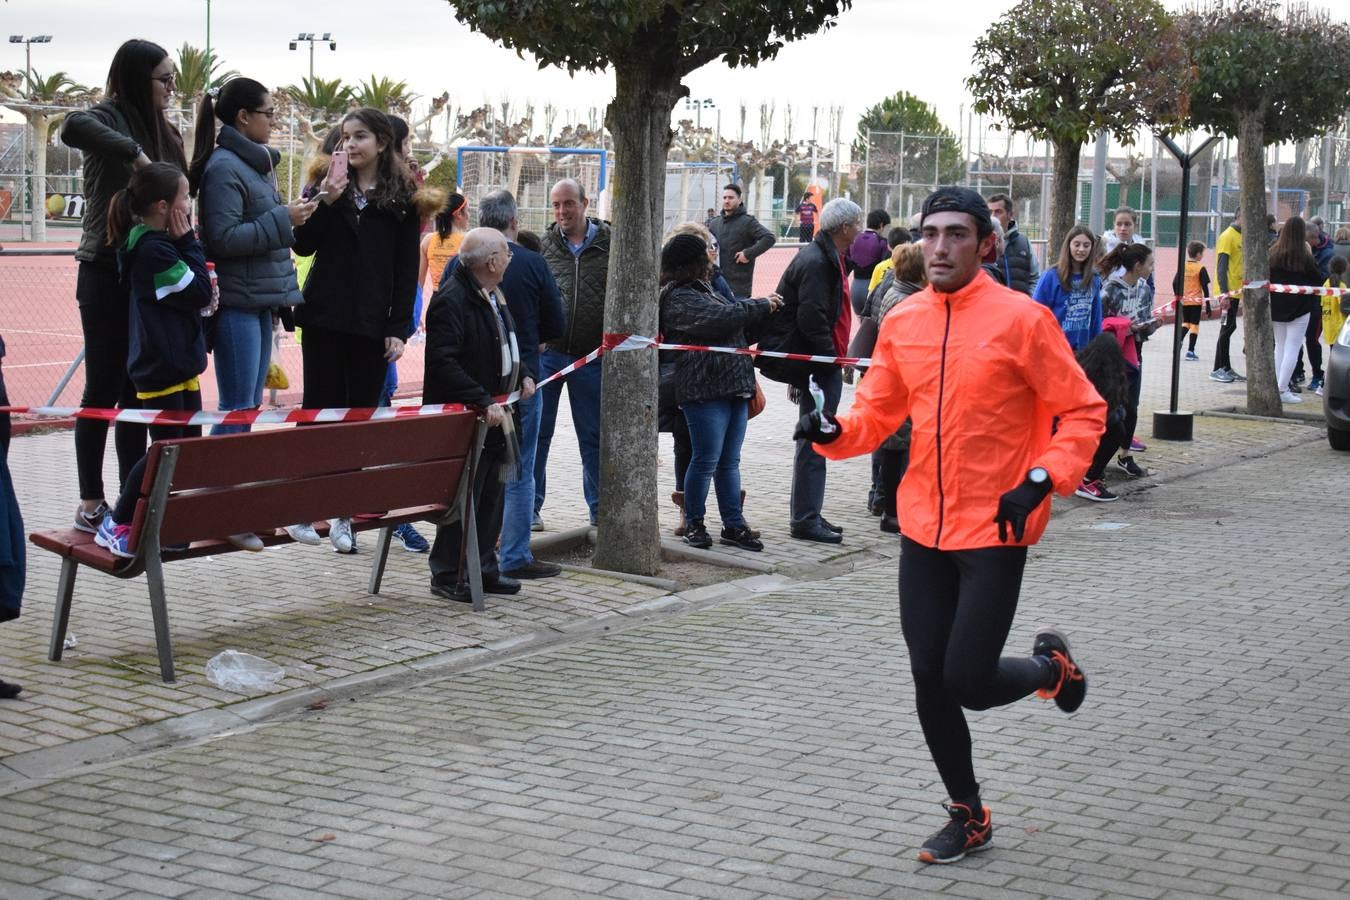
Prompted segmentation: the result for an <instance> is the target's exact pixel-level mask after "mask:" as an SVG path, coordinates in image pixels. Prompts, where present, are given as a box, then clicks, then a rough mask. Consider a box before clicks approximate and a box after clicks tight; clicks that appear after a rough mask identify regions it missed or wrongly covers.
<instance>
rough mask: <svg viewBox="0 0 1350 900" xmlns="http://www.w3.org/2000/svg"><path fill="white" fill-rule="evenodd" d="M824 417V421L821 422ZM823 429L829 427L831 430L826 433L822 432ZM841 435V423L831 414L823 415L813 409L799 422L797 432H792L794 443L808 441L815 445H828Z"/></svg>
mask: <svg viewBox="0 0 1350 900" xmlns="http://www.w3.org/2000/svg"><path fill="white" fill-rule="evenodd" d="M822 417H823V418H824V421H821V419H822ZM823 427H829V428H830V430H829V431H824V430H822V428H823ZM839 435H840V429H839V421H838V420H837V419H835V417H834V416H832V415H830V414H829V413H821V412H819V411H818V410H814V409H813V410H811V411H810V412H809V413H807V414H806V415H804V416H802V417H801V418H800V419H798V420H797V430H796V431H794V432H792V439H793V440H794V441H801V440H807V441H810V442H811V443H813V444H828V443H829V442H830V441H832V440H834V439H835V438H837V437H839Z"/></svg>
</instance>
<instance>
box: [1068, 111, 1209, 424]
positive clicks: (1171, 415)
mask: <svg viewBox="0 0 1350 900" xmlns="http://www.w3.org/2000/svg"><path fill="white" fill-rule="evenodd" d="M1158 140H1159V141H1161V142H1162V145H1163V146H1164V147H1166V148H1167V152H1168V153H1171V154H1172V155H1173V156H1175V157H1176V159H1177V162H1179V163H1181V210H1180V213H1181V215H1180V220H1179V222H1178V225H1177V274H1178V276H1181V275H1182V274H1183V273H1184V272H1185V271H1186V242H1187V241H1188V240H1189V238H1190V235H1189V234H1187V224H1188V223H1187V219H1188V218H1189V215H1190V211H1191V209H1190V207H1191V166H1192V165H1194V164H1195V161H1196V160H1197V159H1199V158H1200V157H1201V156H1202V155H1203V154H1204V152H1205V151H1206V150H1208V149H1209V147H1210V145H1211V144H1213V143H1215V142H1216V141H1218V140H1219V138H1217V137H1211V138H1208V139H1207V140H1206V141H1205V142H1204V143H1203V144H1201V145H1200V146H1199V147H1198V148H1197V149H1196V150H1194V151H1192V152H1190V153H1187V152H1186V151H1185V150H1182V149H1181V148H1180V147H1179V146H1177V143H1176V141H1174V140H1172V139H1171V138H1170V137H1168V136H1167V135H1165V134H1161V133H1159V134H1158ZM1094 199H1095V195H1094ZM1157 214H1158V213H1157V210H1154V213H1153V215H1154V217H1155V218H1156V217H1157ZM1180 384H1181V298H1180V297H1177V298H1176V304H1175V305H1174V307H1173V309H1172V394H1171V397H1170V402H1169V404H1168V408H1167V409H1160V410H1155V411H1154V413H1153V436H1154V437H1155V438H1157V439H1158V440H1160V441H1189V440H1191V439H1192V438H1193V436H1194V429H1195V417H1194V415H1193V414H1192V413H1191V412H1189V411H1187V410H1178V409H1177V395H1178V393H1179V392H1180Z"/></svg>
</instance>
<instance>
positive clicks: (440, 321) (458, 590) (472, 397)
mask: <svg viewBox="0 0 1350 900" xmlns="http://www.w3.org/2000/svg"><path fill="white" fill-rule="evenodd" d="M511 254H512V251H511V248H510V246H509V245H508V244H507V243H506V238H505V237H504V236H503V235H502V233H501V232H499V231H496V230H494V229H491V228H475V229H474V230H473V231H470V232H469V233H468V234H467V235H465V236H464V243H463V244H461V245H460V248H459V260H460V264H459V265H458V266H457V267H455V271H454V273H453V274H452V275H451V276H450V278H448V279H446V280H445V281H443V282H442V283H441V287H440V289H439V290H437V291H436V294H435V296H434V297H432V298H431V304H430V306H429V307H428V308H427V347H426V371H425V374H424V382H423V388H422V398H423V402H425V403H467V404H470V405H472V406H477V407H480V408H482V409H483V411H484V412H483V416H484V419H485V420H486V422H487V424H488V433H487V438H486V440H485V441H484V442H483V452H482V454H481V455H480V456H479V458H478V468H477V470H476V472H475V477H474V483H473V488H472V489H473V498H474V510H475V514H476V516H477V526H478V527H477V536H478V553H479V563H480V565H481V566H482V574H483V590H484V591H486V592H488V593H489V594H515V593H518V592H519V591H520V582H519V581H517V580H515V579H514V578H508V577H507V576H505V575H502V574H501V573H500V572H499V571H498V568H497V552H496V545H497V535H498V534H500V533H501V529H502V500H503V488H504V487H505V485H504V484H503V481H502V471H501V470H502V469H503V467H507V466H511V465H513V464H514V463H515V459H514V457H513V452H512V451H513V445H514V443H515V441H514V437H515V432H516V426H515V420H514V419H515V414H514V412H513V410H512V409H510V408H508V407H504V406H502V405H501V404H500V403H497V402H496V401H495V400H494V399H493V398H494V397H497V396H500V395H503V394H509V393H510V392H511V391H513V390H515V389H516V387H517V386H519V387H520V396H521V398H522V399H526V400H528V399H529V398H530V397H532V396H533V395H534V380H533V379H532V378H530V377H529V376H528V375H527V374H525V373H524V372H523V371H522V369H521V362H520V353H519V352H518V350H517V347H518V341H517V339H516V333H515V328H514V324H513V320H512V316H511V311H510V310H509V309H508V308H507V305H506V301H505V299H504V298H503V297H502V294H501V291H500V290H498V288H499V286H500V285H501V282H502V275H503V273H504V272H505V271H506V267H507V263H508V262H510V261H511ZM462 542H463V526H462V523H460V522H455V523H453V524H451V525H441V526H438V527H437V528H436V542H435V543H434V544H433V545H432V547H431V559H430V565H431V592H432V593H433V594H435V595H436V596H438V597H444V598H445V599H447V600H454V601H458V602H462V603H467V602H469V599H470V597H469V590H468V588H467V587H466V586H462V585H460V584H459V581H460V574H461V573H460V571H459V564H460V545H461V543H462Z"/></svg>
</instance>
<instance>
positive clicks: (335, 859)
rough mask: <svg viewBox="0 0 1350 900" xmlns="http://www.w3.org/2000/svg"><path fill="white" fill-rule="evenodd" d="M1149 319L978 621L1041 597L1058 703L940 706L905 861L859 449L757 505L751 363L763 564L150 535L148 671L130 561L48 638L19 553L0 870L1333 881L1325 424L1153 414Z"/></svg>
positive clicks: (872, 524)
mask: <svg viewBox="0 0 1350 900" xmlns="http://www.w3.org/2000/svg"><path fill="white" fill-rule="evenodd" d="M1207 324H1208V323H1207ZM1216 331H1217V327H1213V326H1212V325H1211V327H1209V328H1207V329H1205V331H1204V332H1203V336H1202V346H1201V351H1202V356H1204V357H1205V358H1206V359H1208V358H1211V355H1212V342H1213V338H1214V333H1215V332H1216ZM1157 343H1159V342H1154V344H1153V345H1150V348H1149V350H1150V354H1151V355H1150V356H1148V357H1146V365H1145V370H1146V380H1145V402H1144V404H1143V405H1142V414H1141V421H1142V424H1141V428H1140V430H1141V432H1142V433H1141V437H1144V438H1145V440H1147V441H1149V443H1150V445H1151V446H1150V449H1149V451H1148V452H1147V453H1146V454H1144V455H1143V456H1142V457H1141V462H1143V463H1144V464H1146V465H1148V466H1149V467H1150V469H1151V470H1152V472H1153V474H1152V475H1151V476H1150V477H1149V478H1146V479H1143V480H1141V481H1138V482H1132V483H1129V484H1128V485H1126V484H1125V483H1124V482H1122V481H1120V480H1118V479H1117V480H1113V482H1112V485H1113V487H1116V486H1122V487H1128V489H1129V492H1128V493H1126V495H1125V496H1124V497H1123V498H1122V500H1121V501H1120V502H1118V503H1115V504H1107V505H1095V504H1088V503H1086V502H1084V501H1078V500H1073V499H1071V500H1067V501H1065V500H1062V499H1057V500H1056V501H1055V503H1056V515H1055V516H1054V518H1053V520H1052V523H1051V526H1050V529H1049V531H1048V532H1047V535H1046V538H1045V540H1044V541H1043V542H1042V543H1041V544H1040V545H1039V546H1038V547H1037V548H1036V549H1034V550H1033V552H1032V555H1031V562H1030V564H1029V566H1028V572H1027V580H1026V584H1025V587H1024V590H1023V604H1022V609H1021V611H1020V613H1019V616H1018V622H1017V625H1016V626H1015V628H1014V632H1013V635H1012V637H1011V639H1010V645H1011V646H1012V647H1013V648H1014V649H1019V648H1022V647H1023V646H1024V645H1029V643H1030V637H1031V634H1032V631H1033V629H1034V627H1035V626H1036V625H1038V624H1041V623H1044V622H1057V623H1059V624H1061V625H1063V626H1064V627H1065V628H1066V629H1067V630H1068V631H1069V632H1070V633H1071V635H1072V636H1073V638H1074V640H1075V651H1076V653H1077V655H1079V656H1080V657H1081V658H1082V660H1083V663H1084V665H1085V667H1086V668H1087V670H1088V673H1089V677H1090V678H1091V692H1090V694H1089V700H1088V703H1087V704H1086V705H1085V706H1084V708H1083V710H1082V711H1080V712H1079V713H1078V714H1077V715H1075V716H1073V717H1067V718H1066V717H1065V716H1063V715H1062V714H1061V713H1059V712H1058V711H1057V710H1056V709H1055V708H1054V706H1053V704H1047V703H1042V702H1041V701H1037V700H1030V701H1024V702H1021V703H1018V704H1015V705H1013V706H1011V707H1007V708H1004V709H1001V710H996V711H992V712H988V713H979V714H974V715H973V716H972V722H973V731H974V733H975V740H976V748H977V771H978V773H979V775H980V777H981V778H982V779H983V782H984V794H985V797H986V802H988V803H989V804H990V805H991V807H992V808H993V810H994V815H995V827H996V829H997V830H996V837H995V842H996V845H997V849H995V850H993V851H991V852H990V853H986V854H983V855H982V856H981V857H978V858H973V859H971V860H969V861H967V862H964V863H962V864H960V865H959V866H956V867H948V868H944V869H940V870H935V869H933V868H924V867H921V866H920V865H919V864H918V863H917V862H915V861H914V858H913V851H914V849H915V847H916V846H917V844H918V843H919V842H920V841H921V840H922V839H923V838H924V837H926V836H927V835H928V834H929V833H931V832H932V831H933V830H934V829H935V828H936V827H937V825H939V824H940V823H941V817H942V810H941V808H940V807H939V806H938V805H937V803H938V801H939V800H940V799H942V796H941V788H940V785H939V784H938V783H937V780H936V775H935V772H934V770H933V767H932V764H931V761H930V760H929V759H928V756H927V752H926V750H925V748H924V745H923V741H922V737H921V735H920V734H919V732H918V727H917V722H916V720H915V719H914V715H913V697H912V690H911V685H910V682H909V677H908V671H907V666H908V663H907V659H906V655H905V651H904V647H903V642H902V640H901V637H900V634H899V627H898V622H897V614H896V597H895V556H896V555H897V552H898V544H897V543H896V541H895V539H894V538H893V537H890V536H886V535H883V534H881V533H880V532H879V531H877V529H876V520H875V519H873V518H872V517H870V516H868V515H867V514H866V513H865V511H864V510H863V499H864V497H865V493H866V486H867V478H868V469H867V463H866V461H865V460H853V461H850V462H847V463H843V464H831V468H830V486H829V497H828V499H827V504H826V515H828V516H829V517H830V518H831V519H832V520H834V521H835V522H837V523H839V524H842V525H844V526H845V528H846V532H845V542H844V543H843V544H842V545H840V546H835V547H825V546H820V545H814V544H807V543H803V542H799V541H794V540H791V539H789V538H788V537H787V523H786V506H787V500H786V473H787V472H788V470H789V462H788V460H789V458H790V443H789V442H788V441H787V439H786V438H787V435H789V434H790V432H791V427H792V421H793V418H794V413H793V411H792V409H791V408H790V407H789V406H788V404H787V403H786V402H785V401H784V400H783V399H782V395H781V388H780V387H779V386H777V385H768V388H769V394H770V401H769V407H768V410H767V411H766V412H765V414H764V415H763V416H762V417H760V418H759V419H757V420H755V422H753V423H752V424H751V427H750V431H749V436H748V438H747V445H746V448H745V454H744V455H745V466H744V472H745V482H746V487H747V490H748V491H749V494H750V500H749V502H748V505H747V515H748V516H749V518H750V519H751V521H752V522H754V523H755V524H756V525H757V526H759V527H761V528H763V529H764V531H765V543H766V545H767V547H766V551H765V552H764V553H763V554H742V556H743V557H744V558H746V559H748V560H751V561H753V562H755V563H759V564H761V568H767V567H772V568H774V570H775V571H774V572H773V573H771V574H755V573H752V572H747V571H736V570H730V569H729V570H727V572H726V578H725V579H724V580H723V582H722V583H719V584H714V585H711V586H709V587H705V588H699V589H694V590H686V591H680V592H676V593H673V594H672V593H670V592H668V591H666V590H665V589H662V588H658V587H653V586H647V585H641V584H637V583H634V582H632V581H625V580H620V579H616V578H609V577H605V576H600V575H596V574H589V573H573V572H569V573H567V574H566V575H565V576H564V577H562V578H559V579H553V580H549V581H543V582H535V583H527V586H526V590H525V591H524V592H523V593H522V594H521V595H519V596H518V597H515V598H498V597H494V598H490V600H489V603H490V606H489V611H488V612H487V613H486V614H481V615H475V614H473V613H472V612H470V611H469V610H468V609H467V608H461V607H458V606H453V607H452V606H447V605H446V604H444V603H442V602H441V601H438V600H436V599H435V598H433V597H431V596H430V595H429V594H428V593H427V591H426V581H427V575H426V568H425V559H423V558H422V557H418V556H414V555H411V554H404V553H402V552H398V553H396V554H395V555H394V556H393V557H392V561H391V567H390V572H389V573H388V574H387V575H386V581H385V590H384V591H383V593H382V594H381V595H380V596H379V597H370V596H368V595H367V594H365V592H364V590H363V584H364V579H365V575H366V567H367V566H368V563H369V556H368V554H362V555H358V556H355V557H340V556H338V555H336V554H333V553H331V551H329V550H328V549H327V547H322V548H306V547H290V548H285V549H281V550H269V551H267V552H266V553H265V554H263V555H262V557H261V558H259V557H258V556H255V555H251V554H230V555H228V556H225V557H221V558H218V559H204V560H200V561H194V562H191V563H180V564H175V565H173V566H169V567H168V568H167V570H166V572H167V580H168V591H169V597H170V617H171V621H172V624H173V628H174V633H175V637H176V640H177V645H176V651H177V659H178V664H179V671H180V679H179V681H178V682H177V683H176V684H173V685H163V684H161V683H160V682H159V679H158V677H157V670H156V666H155V662H154V651H153V635H152V630H151V626H150V617H149V610H148V603H147V601H146V598H145V593H144V584H143V581H141V580H139V579H138V580H133V581H131V582H120V581H116V580H114V579H109V578H105V577H95V575H94V574H93V573H89V572H85V573H82V575H81V579H80V581H79V582H78V584H77V588H76V601H75V606H74V613H73V615H72V630H73V631H74V632H75V634H76V635H77V637H78V646H77V647H76V648H74V649H73V650H71V651H68V652H67V657H66V660H65V661H63V662H62V663H59V664H55V663H50V662H47V661H46V659H45V648H46V638H47V633H48V629H49V627H50V616H51V606H52V598H53V595H54V593H55V573H56V569H57V566H56V564H55V558H54V557H50V555H49V554H41V553H36V552H34V553H32V554H31V555H30V578H29V590H28V595H27V598H26V607H25V613H24V617H23V618H22V619H20V620H19V621H18V622H14V623H9V624H8V625H6V626H5V627H3V628H0V673H3V674H4V675H5V676H6V677H11V676H12V677H13V678H14V679H15V680H19V681H21V682H23V683H24V684H25V686H26V687H27V688H28V692H27V693H26V694H25V695H24V697H23V698H21V699H20V700H19V701H16V702H7V703H4V704H0V842H3V843H4V844H5V845H6V848H7V852H6V853H5V854H4V855H3V856H0V896H3V897H6V898H10V897H14V898H19V897H29V896H32V897H48V896H97V897H120V896H174V897H176V896H208V895H211V896H222V895H246V896H258V897H282V896H352V897H381V898H383V897H405V896H407V897H413V896H418V897H421V896H429V897H461V896H484V897H500V896H522V897H560V896H613V897H628V896H633V897H638V896H641V897H665V896H693V897H730V898H738V897H755V896H773V897H853V896H858V897H863V896H897V897H898V896H912V895H923V894H929V893H938V892H941V893H943V894H955V895H958V896H979V897H985V896H1005V895H1012V896H1017V895H1019V894H1020V895H1026V896H1037V895H1042V896H1066V897H1078V896H1103V895H1119V896H1132V897H1162V896H1174V895H1182V894H1186V895H1195V896H1234V897H1241V896H1262V897H1269V896H1313V897H1333V896H1341V895H1344V894H1345V893H1346V892H1347V890H1350V884H1347V882H1350V863H1347V862H1346V861H1345V859H1344V857H1345V851H1346V849H1347V847H1346V844H1347V839H1346V837H1345V835H1346V834H1347V833H1350V813H1348V812H1346V810H1347V808H1350V807H1347V804H1346V801H1347V799H1350V757H1347V755H1346V753H1345V752H1344V749H1343V748H1344V746H1345V744H1346V742H1347V740H1348V739H1350V714H1347V712H1346V710H1345V706H1344V703H1343V700H1342V697H1343V695H1344V692H1345V691H1346V689H1347V687H1350V671H1348V670H1347V669H1346V666H1345V662H1344V660H1345V658H1346V656H1347V653H1346V649H1347V646H1348V645H1350V626H1347V624H1346V618H1347V617H1346V596H1347V591H1348V590H1350V589H1347V587H1346V586H1347V585H1348V584H1350V564H1347V563H1346V562H1345V561H1344V557H1343V554H1341V553H1340V544H1341V543H1343V542H1342V541H1340V539H1339V530H1333V529H1337V528H1338V526H1336V524H1335V523H1336V522H1338V521H1343V520H1344V515H1343V514H1342V513H1341V512H1340V511H1339V509H1338V508H1337V507H1336V506H1335V505H1334V503H1333V500H1334V499H1335V498H1336V496H1337V494H1336V485H1342V486H1344V485H1347V484H1350V469H1348V468H1347V466H1350V459H1347V457H1346V455H1345V454H1336V453H1333V452H1332V451H1330V450H1329V449H1328V448H1327V446H1326V442H1325V438H1324V437H1323V435H1322V433H1321V431H1320V430H1319V429H1318V428H1316V427H1314V426H1310V425H1308V424H1305V423H1298V422H1269V421H1253V420H1249V419H1235V418H1228V417H1222V416H1213V415H1204V416H1200V417H1198V418H1197V420H1196V440H1195V441H1194V442H1193V443H1191V444H1186V445H1165V444H1160V443H1157V442H1153V441H1152V440H1150V438H1149V434H1148V431H1149V429H1148V421H1149V411H1150V410H1151V409H1153V408H1155V407H1156V406H1158V405H1160V404H1161V402H1162V401H1163V398H1164V396H1165V374H1166V371H1165V370H1166V365H1165V362H1164V360H1163V358H1162V355H1161V352H1160V348H1158V347H1157V346H1156V344H1157ZM1208 368H1209V367H1208V365H1205V364H1203V363H1201V364H1194V363H1193V364H1189V365H1188V366H1186V367H1185V368H1184V369H1183V374H1184V376H1185V379H1184V381H1183V394H1182V399H1183V405H1187V406H1191V407H1193V408H1196V409H1205V410H1216V409H1220V408H1222V407H1225V406H1233V405H1238V404H1241V403H1242V392H1241V389H1240V387H1238V386H1228V385H1219V384H1215V383H1213V382H1210V381H1208V379H1207V378H1205V375H1206V374H1207V373H1208ZM1239 368H1242V365H1241V364H1240V363H1239ZM845 402H846V403H847V400H846V401H845ZM1314 405H1315V404H1312V403H1309V404H1305V406H1307V407H1313V406H1314ZM562 418H563V419H565V418H566V417H565V416H563V417H562ZM562 425H563V422H561V421H560V426H562ZM69 445H70V436H69V434H68V433H57V434H52V435H42V436H28V437H24V438H21V439H17V440H16V442H15V444H14V447H13V449H12V451H11V465H12V466H13V468H14V472H15V480H16V483H17V484H18V486H19V491H20V499H21V502H22V503H23V504H24V510H25V515H26V518H27V520H28V526H29V528H30V529H33V528H44V527H54V526H59V525H62V524H64V522H65V519H66V517H67V516H68V514H69V509H68V508H73V501H72V499H71V498H72V497H73V496H74V491H73V484H72V483H73V460H72V456H73V454H72V453H71V449H70V446H69ZM554 447H555V466H554V468H553V469H551V471H550V487H551V489H552V491H553V492H554V493H553V494H552V499H550V501H549V504H548V505H547V506H546V507H545V511H544V516H545V519H546V521H547V522H548V524H549V526H550V529H551V530H555V531H556V530H560V529H563V528H568V527H573V526H578V525H581V524H583V519H582V513H581V512H580V509H579V507H580V504H578V503H577V502H576V501H575V499H574V498H575V497H576V496H578V495H579V475H578V469H579V467H578V465H577V461H576V453H575V449H574V447H575V444H574V441H573V439H572V437H571V434H570V431H564V430H563V429H562V428H561V427H560V434H559V436H558V438H557V439H556V440H555V444H554ZM663 453H664V454H666V456H665V462H663V463H662V468H661V474H662V485H663V489H664V490H665V491H667V492H668V490H669V482H670V466H669V461H668V453H669V448H668V445H664V444H663ZM555 472H556V474H555ZM1117 474H1119V473H1117ZM1341 493H1343V491H1342V492H1341ZM662 516H663V527H664V528H665V529H666V530H667V531H668V530H669V528H670V527H671V526H672V525H673V507H669V506H668V505H666V506H663V509H662ZM366 542H367V545H368V544H369V539H368V538H367V541H366ZM737 552H739V551H731V550H728V553H737ZM231 647H232V648H235V649H239V650H246V651H249V652H253V653H256V654H258V655H260V656H264V657H266V658H268V659H271V660H273V661H276V662H278V663H280V664H282V665H283V666H285V667H286V670H287V676H286V678H285V679H283V681H282V682H281V683H280V684H279V685H277V687H276V688H275V690H274V691H273V692H271V693H270V694H268V695H267V696H264V697H259V698H246V697H243V696H241V695H238V694H232V693H229V692H226V691H222V690H219V689H217V688H215V687H214V686H212V685H211V684H210V683H209V682H208V681H207V680H206V679H205V677H204V674H203V668H204V664H205V661H206V660H207V659H209V658H210V657H211V656H213V655H214V654H215V653H217V652H219V651H220V650H223V649H226V648H231Z"/></svg>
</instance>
